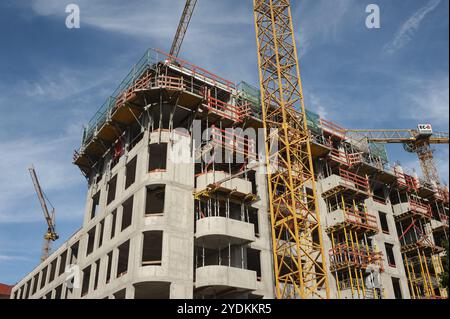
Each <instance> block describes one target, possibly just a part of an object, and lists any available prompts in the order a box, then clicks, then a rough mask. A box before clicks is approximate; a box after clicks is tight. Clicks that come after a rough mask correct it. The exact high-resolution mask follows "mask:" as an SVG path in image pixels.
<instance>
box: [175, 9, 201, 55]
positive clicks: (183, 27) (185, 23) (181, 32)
mask: <svg viewBox="0 0 450 319" xmlns="http://www.w3.org/2000/svg"><path fill="white" fill-rule="evenodd" d="M196 4H197V0H186V4H185V6H184V10H183V14H182V15H181V19H180V23H179V24H178V29H177V33H176V34H175V38H174V40H173V43H172V48H171V49H170V55H171V56H174V57H178V54H179V53H180V50H181V45H182V44H183V40H184V36H185V35H186V31H187V29H188V27H189V23H190V22H191V18H192V14H193V13H194V9H195V5H196Z"/></svg>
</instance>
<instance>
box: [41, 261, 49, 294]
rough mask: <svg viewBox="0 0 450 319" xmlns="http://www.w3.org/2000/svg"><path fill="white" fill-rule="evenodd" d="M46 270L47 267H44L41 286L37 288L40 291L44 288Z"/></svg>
mask: <svg viewBox="0 0 450 319" xmlns="http://www.w3.org/2000/svg"><path fill="white" fill-rule="evenodd" d="M47 270H48V266H46V267H45V268H44V269H43V270H42V273H41V286H40V287H39V288H40V289H42V288H44V286H45V282H46V280H47Z"/></svg>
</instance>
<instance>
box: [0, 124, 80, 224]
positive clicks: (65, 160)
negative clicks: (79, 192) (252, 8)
mask: <svg viewBox="0 0 450 319" xmlns="http://www.w3.org/2000/svg"><path fill="white" fill-rule="evenodd" d="M74 132H75V130H74V129H73V128H72V127H71V126H70V127H69V128H68V129H67V133H66V134H65V135H64V136H62V137H55V138H50V139H47V138H34V137H28V138H20V139H13V140H11V141H5V142H0V149H2V150H3V155H2V159H1V161H0V172H2V178H1V179H0V223H6V222H18V221H28V222H33V221H39V220H42V213H41V208H40V206H39V203H38V200H37V198H36V195H35V191H34V188H33V184H32V182H31V178H30V175H29V172H28V167H29V166H30V165H31V164H34V165H35V167H36V171H37V174H38V177H39V179H40V181H41V184H42V187H43V189H44V191H45V192H46V193H47V194H49V193H52V192H54V193H57V192H58V193H61V192H62V193H64V192H67V193H70V190H73V189H74V188H77V187H80V186H82V185H83V182H84V180H83V178H82V177H81V175H80V173H79V172H78V170H77V169H76V167H75V166H74V165H73V164H72V163H71V152H72V150H71V148H70V147H71V145H76V143H77V142H78V140H79V134H76V135H75V134H74ZM74 200H75V201H76V198H74ZM55 201H56V199H54V200H53V202H54V204H55V206H56V203H55ZM71 202H72V201H71ZM71 202H69V203H66V202H60V205H59V207H57V210H58V212H59V211H61V212H62V213H58V218H62V219H64V218H68V217H69V218H70V217H71V215H73V216H80V214H82V212H83V203H82V201H81V203H80V204H81V205H78V204H76V205H73V206H72V203H71ZM79 210H81V211H80V212H78V213H77V211H79Z"/></svg>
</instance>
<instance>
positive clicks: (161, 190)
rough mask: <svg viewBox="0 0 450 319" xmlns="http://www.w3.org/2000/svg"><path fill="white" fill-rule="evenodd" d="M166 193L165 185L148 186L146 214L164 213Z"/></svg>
mask: <svg viewBox="0 0 450 319" xmlns="http://www.w3.org/2000/svg"><path fill="white" fill-rule="evenodd" d="M165 195H166V186H165V185H152V186H148V187H147V198H146V202H145V215H147V216H149V215H163V214H164V202H165Z"/></svg>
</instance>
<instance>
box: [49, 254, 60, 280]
mask: <svg viewBox="0 0 450 319" xmlns="http://www.w3.org/2000/svg"><path fill="white" fill-rule="evenodd" d="M57 261H58V259H57V258H55V260H53V261H52V262H51V263H50V277H49V279H48V282H49V283H50V282H52V281H53V280H54V279H55V275H56V262H57Z"/></svg>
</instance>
